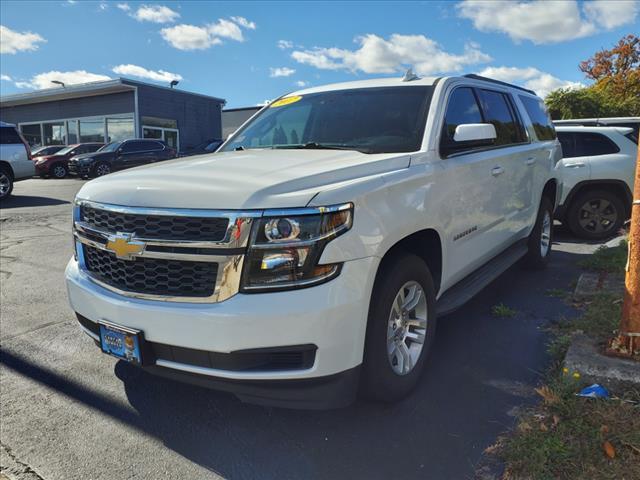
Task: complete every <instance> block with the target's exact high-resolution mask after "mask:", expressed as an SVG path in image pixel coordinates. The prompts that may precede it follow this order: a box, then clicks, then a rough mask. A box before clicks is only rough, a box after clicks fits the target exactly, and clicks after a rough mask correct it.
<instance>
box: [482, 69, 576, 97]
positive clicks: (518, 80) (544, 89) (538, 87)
mask: <svg viewBox="0 0 640 480" xmlns="http://www.w3.org/2000/svg"><path fill="white" fill-rule="evenodd" d="M480 75H482V76H483V77H489V78H494V79H496V80H502V81H503V82H509V83H514V84H516V85H521V86H523V87H525V88H528V89H530V90H533V91H534V92H536V93H537V94H538V95H539V96H541V97H546V96H547V95H548V94H549V93H550V92H552V91H553V90H556V89H558V88H574V89H576V88H583V87H585V85H584V84H583V83H580V82H572V81H569V80H561V79H559V78H557V77H554V76H553V75H551V74H550V73H546V72H542V71H540V70H538V69H537V68H534V67H525V68H518V67H487V68H485V69H484V70H482V71H481V72H480Z"/></svg>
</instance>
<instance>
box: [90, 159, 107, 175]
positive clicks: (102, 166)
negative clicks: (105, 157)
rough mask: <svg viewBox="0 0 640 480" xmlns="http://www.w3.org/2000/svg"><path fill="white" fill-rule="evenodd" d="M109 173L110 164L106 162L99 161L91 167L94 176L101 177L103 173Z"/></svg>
mask: <svg viewBox="0 0 640 480" xmlns="http://www.w3.org/2000/svg"><path fill="white" fill-rule="evenodd" d="M110 173H111V166H110V165H109V164H108V163H105V162H100V163H98V164H97V165H96V166H95V167H93V175H92V176H94V177H103V176H105V175H109V174H110Z"/></svg>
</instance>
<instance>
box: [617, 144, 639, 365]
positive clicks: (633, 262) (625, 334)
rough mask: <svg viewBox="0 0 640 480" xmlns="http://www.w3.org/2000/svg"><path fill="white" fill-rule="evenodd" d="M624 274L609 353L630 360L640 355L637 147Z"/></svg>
mask: <svg viewBox="0 0 640 480" xmlns="http://www.w3.org/2000/svg"><path fill="white" fill-rule="evenodd" d="M626 270H627V272H626V278H625V292H624V303H623V306H622V318H621V320H620V330H619V332H620V333H619V336H618V337H617V338H614V339H613V340H612V341H611V345H610V351H611V353H614V354H618V355H624V356H633V355H640V145H639V146H638V158H637V161H636V179H635V185H634V188H633V207H632V209H631V230H630V232H629V257H628V260H627V268H626Z"/></svg>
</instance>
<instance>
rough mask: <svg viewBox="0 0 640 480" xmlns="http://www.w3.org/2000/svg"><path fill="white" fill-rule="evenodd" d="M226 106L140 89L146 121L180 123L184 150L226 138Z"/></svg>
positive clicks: (171, 92)
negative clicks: (224, 126)
mask: <svg viewBox="0 0 640 480" xmlns="http://www.w3.org/2000/svg"><path fill="white" fill-rule="evenodd" d="M221 111H222V103H221V102H220V101H218V100H215V99H211V98H207V97H202V96H199V95H192V94H189V93H185V92H181V91H180V90H178V89H173V90H168V89H158V88H153V87H147V86H144V85H140V86H138V114H139V115H140V125H141V126H142V117H143V116H150V117H160V118H170V119H173V120H177V121H178V130H179V131H180V150H182V151H184V150H185V149H186V148H187V147H189V146H196V145H198V144H199V143H202V142H204V141H206V140H209V139H220V138H222V119H221Z"/></svg>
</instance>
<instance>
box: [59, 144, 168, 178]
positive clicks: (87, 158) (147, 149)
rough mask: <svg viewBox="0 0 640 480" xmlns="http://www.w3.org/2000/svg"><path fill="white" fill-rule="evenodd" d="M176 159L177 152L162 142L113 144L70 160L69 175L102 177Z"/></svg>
mask: <svg viewBox="0 0 640 480" xmlns="http://www.w3.org/2000/svg"><path fill="white" fill-rule="evenodd" d="M175 157H176V151H175V150H174V149H173V148H170V147H168V146H167V145H166V144H165V143H164V142H162V141H160V140H125V141H123V142H111V143H108V144H106V145H105V146H104V147H102V148H101V149H100V150H98V151H97V152H95V153H87V154H85V155H77V156H75V157H73V158H72V159H71V160H69V173H70V174H71V175H78V176H80V177H101V176H102V175H107V174H108V173H111V172H115V171H116V170H124V169H125V168H131V167H137V166H140V165H146V164H147V163H154V162H159V161H162V160H168V159H170V158H175Z"/></svg>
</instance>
